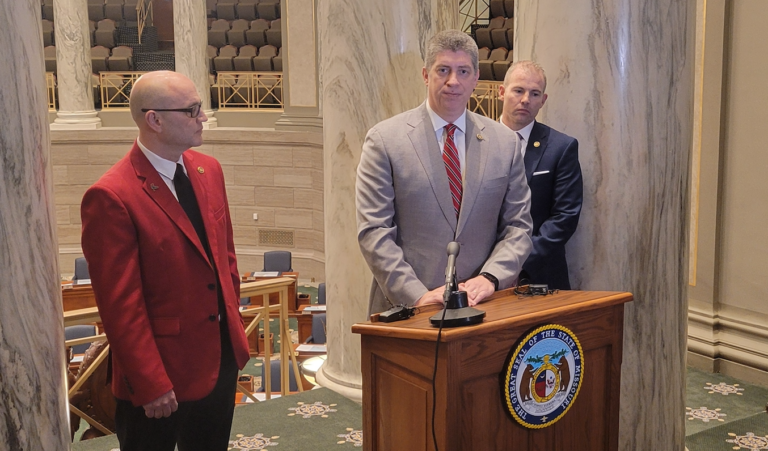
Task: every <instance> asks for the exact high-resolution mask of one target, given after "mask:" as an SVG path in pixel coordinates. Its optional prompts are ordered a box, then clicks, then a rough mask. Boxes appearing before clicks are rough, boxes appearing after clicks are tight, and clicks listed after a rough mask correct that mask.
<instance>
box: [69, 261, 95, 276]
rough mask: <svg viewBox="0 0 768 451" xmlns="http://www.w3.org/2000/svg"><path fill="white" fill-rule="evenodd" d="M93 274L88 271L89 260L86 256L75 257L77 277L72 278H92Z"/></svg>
mask: <svg viewBox="0 0 768 451" xmlns="http://www.w3.org/2000/svg"><path fill="white" fill-rule="evenodd" d="M90 278H91V274H90V273H89V272H88V262H86V261H85V257H78V258H76V259H75V277H73V278H72V280H83V279H90Z"/></svg>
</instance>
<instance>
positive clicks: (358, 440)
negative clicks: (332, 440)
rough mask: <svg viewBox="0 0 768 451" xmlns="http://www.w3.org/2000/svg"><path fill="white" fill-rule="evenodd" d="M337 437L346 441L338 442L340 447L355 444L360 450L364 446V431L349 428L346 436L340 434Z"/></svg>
mask: <svg viewBox="0 0 768 451" xmlns="http://www.w3.org/2000/svg"><path fill="white" fill-rule="evenodd" d="M336 437H339V438H343V439H344V440H339V441H338V442H336V443H337V444H339V445H343V444H345V443H353V444H354V445H355V448H360V447H362V446H363V431H360V430H355V429H352V428H347V433H346V434H339V435H337V436H336Z"/></svg>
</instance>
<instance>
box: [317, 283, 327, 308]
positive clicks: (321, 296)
mask: <svg viewBox="0 0 768 451" xmlns="http://www.w3.org/2000/svg"><path fill="white" fill-rule="evenodd" d="M317 303H318V304H322V305H325V282H323V283H321V284H320V285H318V286H317Z"/></svg>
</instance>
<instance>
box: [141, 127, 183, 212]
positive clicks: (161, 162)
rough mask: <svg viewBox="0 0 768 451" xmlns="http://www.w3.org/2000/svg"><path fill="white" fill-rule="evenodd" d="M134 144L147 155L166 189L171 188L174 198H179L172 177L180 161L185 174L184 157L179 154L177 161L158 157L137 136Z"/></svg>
mask: <svg viewBox="0 0 768 451" xmlns="http://www.w3.org/2000/svg"><path fill="white" fill-rule="evenodd" d="M136 144H138V146H139V149H141V152H142V153H143V154H144V156H145V157H147V160H149V163H150V164H151V165H152V167H153V168H155V170H156V171H157V172H158V173H159V174H160V178H162V179H163V181H164V182H165V184H166V185H168V189H170V190H171V193H172V194H173V197H175V198H176V200H179V196H177V195H176V186H174V184H173V177H174V176H175V175H176V164H177V163H181V167H182V168H184V174H187V168H186V167H185V166H184V158H183V157H181V156H180V157H179V161H177V162H176V163H174V162H173V161H169V160H166V159H165V158H161V157H159V156H158V155H157V154H156V153H154V152H152V151H151V150H149V149H147V148H146V147H145V146H144V144H142V143H141V141H139V138H136Z"/></svg>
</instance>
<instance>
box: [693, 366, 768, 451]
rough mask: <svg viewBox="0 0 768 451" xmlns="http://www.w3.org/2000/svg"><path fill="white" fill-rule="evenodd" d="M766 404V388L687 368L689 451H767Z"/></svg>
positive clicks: (767, 399) (767, 394) (767, 424)
mask: <svg viewBox="0 0 768 451" xmlns="http://www.w3.org/2000/svg"><path fill="white" fill-rule="evenodd" d="M766 402H768V389H766V388H763V387H759V386H756V385H751V384H747V383H744V382H742V381H739V380H737V379H734V378H732V377H728V376H724V375H722V374H712V373H706V372H703V371H699V370H697V369H695V368H688V376H687V388H686V404H685V405H686V412H685V417H686V428H685V435H686V439H685V444H686V446H687V447H688V450H689V451H713V450H734V449H744V450H768V414H766V412H765V403H766Z"/></svg>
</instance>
